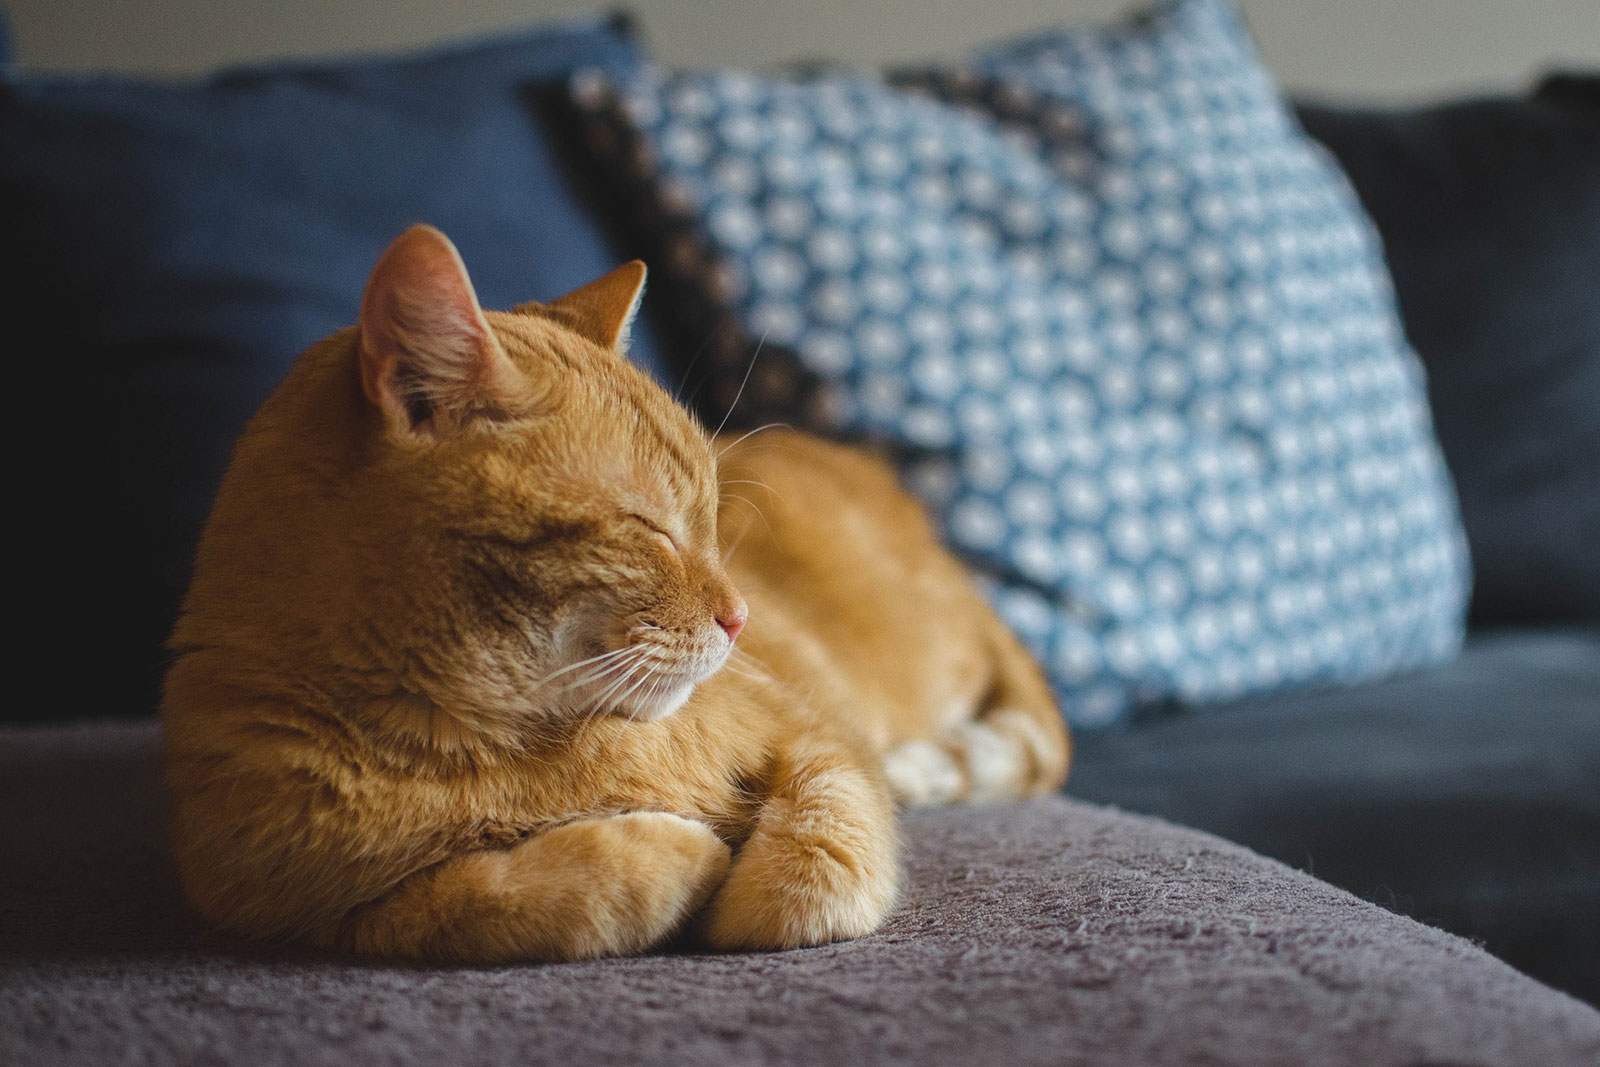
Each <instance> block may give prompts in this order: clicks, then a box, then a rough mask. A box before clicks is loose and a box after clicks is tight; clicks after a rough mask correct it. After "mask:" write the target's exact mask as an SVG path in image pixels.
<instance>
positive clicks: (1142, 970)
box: [0, 725, 1600, 1067]
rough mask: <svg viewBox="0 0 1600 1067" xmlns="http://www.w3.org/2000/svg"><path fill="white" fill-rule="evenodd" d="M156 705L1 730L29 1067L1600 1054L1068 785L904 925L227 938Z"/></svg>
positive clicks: (1440, 941)
mask: <svg viewBox="0 0 1600 1067" xmlns="http://www.w3.org/2000/svg"><path fill="white" fill-rule="evenodd" d="M157 736H158V735H157V732H156V730H155V728H154V727H153V726H147V725H126V726H101V727H79V728H72V729H52V730H39V731H33V732H24V731H18V730H11V731H6V732H4V733H0V855H4V856H5V857H6V863H5V864H3V865H0V1062H4V1063H7V1064H28V1065H30V1067H33V1065H39V1067H43V1065H53V1064H111V1063H160V1064H163V1065H172V1067H177V1065H183V1064H193V1063H218V1062H226V1063H230V1064H270V1063H296V1064H329V1065H337V1067H352V1065H355V1067H360V1065H363V1064H376V1063H383V1064H393V1065H404V1064H429V1065H432V1064H440V1063H450V1064H463V1065H470V1064H480V1063H481V1064H490V1063H495V1064H499V1063H511V1062H515V1063H525V1064H552V1065H562V1067H571V1065H579V1064H590V1063H592V1064H607V1065H627V1064H677V1063H745V1064H796V1065H799V1064H805V1065H814V1064H860V1063H874V1064H906V1065H916V1067H937V1065H941V1064H964V1065H992V1064H1006V1065H1016V1067H1025V1065H1028V1064H1053V1065H1063V1064H1069V1065H1070V1064H1105V1065H1116V1067H1141V1065H1146V1064H1152V1065H1153V1064H1219V1063H1225V1064H1231V1065H1251V1064H1263V1065H1267V1064H1271V1065H1274V1067H1278V1065H1282V1064H1288V1063H1292V1064H1299V1065H1304V1067H1316V1065H1323V1064H1327V1065H1334V1064H1338V1065H1351V1067H1384V1065H1389V1064H1393V1065H1397V1067H1398V1065H1416V1064H1422V1063H1428V1064H1444V1063H1448V1064H1454V1065H1468V1064H1473V1065H1476V1064H1482V1065H1490V1064H1505V1065H1508V1067H1513V1065H1514V1067H1525V1065H1528V1064H1539V1065H1541V1067H1558V1065H1566V1064H1571V1065H1575V1067H1576V1065H1580V1064H1581V1065H1587V1064H1592V1063H1594V1062H1596V1060H1597V1058H1600V1013H1597V1012H1595V1011H1594V1010H1593V1009H1591V1008H1588V1007H1586V1006H1584V1005H1582V1004H1580V1003H1578V1002H1577V1001H1574V1000H1572V999H1570V998H1568V997H1565V996H1563V995H1561V994H1559V993H1557V992H1555V991H1553V990H1550V989H1548V988H1546V987H1544V986H1542V985H1539V984H1538V983H1536V982H1534V981H1532V980H1531V979H1528V978H1526V977H1524V976H1522V975H1520V974H1518V973H1516V972H1515V971H1513V970H1512V969H1511V968H1509V967H1507V966H1506V965H1504V964H1503V963H1501V962H1499V961H1498V960H1495V959H1494V958H1492V957H1490V956H1489V955H1487V954H1486V953H1484V952H1482V951H1481V950H1479V949H1477V948H1475V947H1473V946H1472V945H1470V944H1468V943H1467V942H1465V941H1462V940H1459V939H1457V938H1455V937H1452V936H1450V935H1448V934H1444V933H1442V932H1440V931H1437V930H1432V929H1429V928H1427V927H1424V926H1421V925H1419V924H1416V923H1414V922H1412V921H1410V920H1408V919H1405V918H1402V917H1400V916H1397V915H1393V914H1390V913H1388V912H1386V911H1384V910H1382V909H1380V908H1377V907H1374V906H1372V905H1369V904H1364V903H1362V902H1360V901H1358V900H1356V899H1355V898H1353V897H1351V896H1349V895H1347V894H1345V893H1343V892H1341V891H1339V890H1336V889H1333V888H1332V887H1330V886H1327V885H1325V884H1323V883H1321V882H1318V881H1316V880H1315V879H1312V878H1310V877H1307V876H1305V875H1302V874H1298V873H1296V872H1293V871H1290V870H1288V869H1286V868H1284V867H1281V866H1279V865H1277V864H1275V863H1272V862H1270V861H1267V860H1264V859H1261V858H1259V857H1257V856H1255V855H1253V854H1251V853H1249V852H1246V851H1245V850H1243V849H1241V848H1238V847H1237V846H1234V845H1230V844H1227V843H1225V842H1222V841H1220V840H1218V839H1216V838H1212V837H1209V836H1206V835H1203V834H1199V833H1196V832H1194V831H1190V830H1184V829H1179V828H1177V827H1173V826H1170V825H1167V824H1165V823H1161V822H1158V821H1156V820H1152V819H1147V818H1141V817H1135V816H1130V815H1124V814H1119V813H1116V812H1114V811H1107V810H1102V809H1097V808H1092V807H1088V806H1086V805H1084V804H1081V803H1077V802H1073V801H1069V800H1064V799H1060V798H1056V799H1051V800H1046V801H1041V802H1038V803H1035V804H1031V805H1025V806H996V807H991V808H978V809H951V810H945V811H936V812H932V813H927V814H923V815H918V816H915V817H913V818H911V819H910V820H909V821H908V824H907V833H906V837H907V849H906V851H907V857H908V860H909V865H910V881H909V886H908V889H907V891H906V894H905V900H904V903H903V904H902V906H901V907H900V908H899V909H898V911H897V912H896V913H895V915H894V917H893V919H892V920H891V922H890V923H889V925H888V926H887V927H886V928H885V929H884V930H883V931H882V932H881V933H879V934H877V935H874V936H872V937H869V938H864V939H862V940H860V941H857V942H853V943H849V944H842V945H833V946H827V947H823V948H818V949H811V950H806V951H800V952H788V953H780V954H770V955H751V956H724V957H717V956H707V955H699V954H694V953H683V954H668V955H661V956H654V957H647V958H641V959H630V960H610V961H602V962H595V963H585V964H576V965H566V966H555V967H503V968H492V969H448V970H446V969H439V970H435V969H426V968H413V967H395V966H386V965H380V964H356V963H350V962H345V961H341V960H332V959H324V958H315V957H306V956H300V955H295V954H290V953H278V952H265V951H261V950H256V949H251V948H248V947H243V946H237V945H234V944H231V943H228V942H225V941H222V940H221V939H218V938H215V937H213V936H212V935H208V934H206V933H203V932H200V931H198V930H196V929H195V928H194V927H193V926H192V924H191V923H190V921H189V920H188V919H187V918H186V917H185V915H184V913H183V911H182V909H181V908H180V906H179V904H178V902H177V900H176V898H175V896H174V893H173V889H172V885H171V876H170V874H169V872H168V870H167V867H166V863H165V860H164V859H163V857H162V850H161V847H160V834H159V830H158V825H159V822H160V814H159V808H160V805H159V799H158V798H159V788H158V785H157V781H158V765H157V743H158V741H157Z"/></svg>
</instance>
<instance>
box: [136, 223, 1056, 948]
mask: <svg viewBox="0 0 1600 1067" xmlns="http://www.w3.org/2000/svg"><path fill="white" fill-rule="evenodd" d="M643 280H644V267H643V265H642V264H640V263H630V264H628V265H627V266H624V267H622V268H620V269H619V270H617V271H615V272H613V273H612V274H610V275H608V276H606V277H605V278H602V279H600V280H599V281H596V282H594V283H592V284H590V285H588V286H585V287H584V288H582V289H579V290H578V291H576V292H574V293H571V294H569V295H568V296H566V297H563V298H562V299H560V300H558V301H556V302H554V303H552V304H547V305H535V304H529V305H526V306H523V307H519V308H517V309H515V310H514V311H512V312H509V313H496V312H484V311H482V310H481V309H480V308H479V306H478V303H477V300H476V297H475V296H474V295H473V292H472V286H471V283H470V282H469V280H468V278H467V275H466V272H465V269H464V268H463V266H462V264H461V261H460V258H459V257H458V256H457V254H456V251H455V249H454V247H453V246H452V245H451V244H450V243H449V241H447V240H446V239H445V237H444V236H443V235H442V234H440V233H439V232H438V231H436V230H432V229H429V228H427V227H417V228H414V229H412V230H410V231H408V232H407V233H405V234H404V235H402V236H401V237H400V238H399V239H398V240H397V241H396V242H395V243H394V244H393V245H392V246H391V247H390V248H389V250H388V251H387V252H386V253H385V254H384V256H383V258H382V259H381V260H380V261H379V263H378V265H377V267H376V269H375V270H374V272H373V275H372V278H371V280H370V281H369V283H368V287H367V292H366V296H365V297H364V299H363V302H362V306H361V315H360V321H359V325H358V326H357V327H356V328H353V329H348V330H345V331H343V332H340V333H338V334H336V335H334V336H333V337H331V338H329V339H327V340H326V341H323V342H322V343H320V344H318V345H317V346H315V347H314V348H312V349H311V350H310V351H308V352H307V353H305V355H303V356H302V357H301V358H300V360H299V361H298V362H297V363H296V365H295V367H294V369H293V370H292V371H291V372H290V374H289V376H288V378H287V379H286V380H285V381H284V383H283V384H282V386H280V387H279V389H278V391H277V392H276V394H275V395H274V396H273V397H272V398H271V399H270V400H268V401H267V403H266V404H265V405H264V406H263V407H262V409H261V411H260V413H259V414H258V415H257V416H256V418H255V419H254V420H253V421H252V422H251V424H250V426H249V428H248V429H247V430H246V431H245V433H244V436H243V437H242V438H241V440H240V442H239V445H238V448H237V451H236V453H235V455H234V458H233V464H232V467H231V468H230V470H229V472H228V476H227V478H226V480H225V481H224V483H223V486H222V488H221V491H220V492H219V494H218V497H217V501H216V505H215V508H214V510H213V511H212V515H211V519H210V522H209V524H208V525H207V528H206V532H205V537H204V539H203V541H202V543H201V546H200V551H199V556H198V559H197V562H196V565H195V573H194V580H193V583H192V584H191V586H190V589H189V594H188V598H187V600H186V602H185V608H184V613H183V616H182V618H181V620H180V621H179V623H178V625H177V629H176V632H175V633H174V635H173V638H172V648H173V651H174V652H175V654H176V659H175V662H174V664H173V667H172V669H171V672H170V673H169V675H168V678H167V689H166V699H165V703H164V707H163V714H164V718H165V723H166V748H167V761H168V780H169V783H170V785H171V789H172V792H173V794H174V799H175V827H174V844H175V849H176V855H177V860H178V864H179V868H180V871H181V874H182V878H183V883H184V886H185V888H186V891H187V893H188V895H189V897H190V899H191V901H192V902H193V904H194V905H195V907H196V908H197V909H198V910H199V911H200V912H201V913H202V914H203V915H204V916H205V917H206V918H208V919H210V920H211V921H213V922H215V923H217V924H220V925H221V926H223V927H226V928H228V929H231V930H234V931H237V932H239V933H242V934H246V935H251V936H257V937H269V938H292V939H297V940H301V941H305V942H310V943H313V944H317V945H323V946H330V947H340V948H344V949H347V950H353V951H356V952H361V953H372V954H381V955H389V956H405V957H415V958H421V959H430V960H453V961H475V962H493V961H510V960H562V959H575V958H581V957H588V956H598V955H606V954H615V953H629V952H636V951H639V950H643V949H646V948H648V947H650V946H652V945H655V944H657V943H659V942H661V941H662V940H663V939H665V938H667V937H669V936H672V935H673V934H674V933H675V932H677V931H679V930H681V929H683V928H685V927H686V926H689V925H690V924H691V923H692V925H693V928H694V930H695V931H696V932H697V933H698V934H699V936H700V937H701V938H703V940H704V941H705V942H707V943H709V944H710V945H712V946H714V947H719V948H782V947H789V946H798V945H809V944H816V943H820V942H825V941H830V940H835V939H840V938H849V937H855V936H858V935H861V934H865V933H867V932H869V931H871V930H873V929H875V928H876V927H877V926H878V925H879V924H880V923H881V922H882V921H883V919H884V917H885V915H886V914H887V913H888V911H889V909H890V907H891V905H892V904H893V902H894V899H895V890H896V881H897V873H898V860H897V855H896V837H895V827H894V806H893V796H894V793H893V792H892V791H891V790H892V789H893V790H894V791H897V792H898V793H899V795H900V797H901V798H902V799H904V800H907V801H910V802H934V801H941V800H950V799H959V798H961V797H965V796H975V797H980V796H1009V795H1022V794H1027V793H1033V792H1038V791H1042V790H1046V789H1050V788H1053V787H1054V786H1056V785H1057V784H1059V782H1060V781H1061V779H1062V777H1063V775H1064V773H1065V767H1066V761H1067V745H1066V735H1065V731H1064V730H1063V728H1062V726H1061V720H1060V718H1059V717H1058V716H1057V714H1056V709H1055V707H1054V705H1053V703H1052V700H1051V697H1050V694H1049V692H1048V691H1047V689H1046V687H1045V684H1044V682H1043V680H1042V678H1041V676H1040V674H1039V672H1038V671H1037V669H1036V668H1035V667H1034V665H1033V664H1032V663H1031V662H1030V661H1029V659H1028V657H1027V656H1026V654H1025V653H1024V652H1023V651H1022V649H1021V647H1020V646H1019V644H1018V643H1017V641H1016V640H1015V639H1014V638H1013V637H1012V636H1011V634H1010V633H1009V632H1008V631H1007V630H1006V629H1005V628H1004V627H1003V626H1002V625H1001V624H1000V623H999V621H998V620H997V619H996V618H995V617H994V615H993V614H992V613H991V612H990V611H989V610H988V608H987V607H986V606H985V605H984V604H983V603H982V601H981V600H980V599H979V597H978V596H977V594H976V592H975V591H974V590H973V588H972V586H971V585H970V583H969V581H968V579H967V577H966V576H965V575H964V574H963V572H962V571H961V569H960V567H959V566H958V565H957V564H956V563H955V562H954V561H953V560H952V559H950V558H949V557H948V556H947V555H946V554H944V552H943V551H942V550H941V549H940V548H939V547H938V546H937V544H936V542H935V540H934V538H933V535H932V532H931V530H930V528H929V525H928V523H927V522H926V520H925V519H924V518H923V516H922V515H921V513H920V512H919V511H918V510H917V508H916V506H915V505H914V504H912V503H911V502H910V501H909V500H908V499H907V498H906V497H905V496H903V495H902V494H901V492H900V491H899V489H898V488H897V487H896V486H895V483H894V480H893V477H892V476H891V474H890V473H889V472H888V471H887V470H886V469H885V468H884V467H882V466H880V465H879V464H878V463H877V462H875V461H874V460H872V459H869V458H867V457H866V456H863V455H860V454H858V453H855V452H851V451H848V450H846V449H843V448H840V447H836V446H833V445H828V444H824V443H822V442H819V441H815V440H812V439H809V438H806V437H803V436H800V435H797V434H792V433H782V434H779V433H773V434H768V435H764V436H758V437H754V438H751V439H749V440H746V441H743V442H735V443H732V444H729V443H725V442H715V443H714V442H713V441H712V440H710V439H708V437H707V435H706V434H705V433H704V432H703V431H702V430H701V429H700V428H699V426H698V425H697V424H696V423H695V422H694V421H693V420H692V419H691V418H690V417H689V416H688V415H687V414H686V413H685V412H684V411H683V410H681V409H680V408H679V407H678V406H676V405H675V404H674V403H673V401H672V400H671V399H670V398H669V397H668V396H667V395H666V394H665V393H664V392H663V391H662V390H661V389H659V388H658V387H657V386H656V385H654V384H653V383H652V382H651V381H650V380H649V379H648V378H647V377H646V376H645V375H644V374H642V373H641V372H639V371H638V370H636V369H634V368H633V367H632V366H630V365H629V364H628V363H627V362H626V361H625V360H624V359H623V358H622V357H621V355H620V351H621V347H622V344H623V343H624V340H625V338H624V334H625V332H626V327H627V323H628V322H629V320H630V318H631V316H632V314H633V310H634V308H635V307H636V305H637V301H638V295H639V292H640V289H641V287H642V284H643ZM741 490H747V492H741ZM719 535H720V536H719ZM747 601H748V604H749V608H748V612H747V608H746V602H747ZM747 618H748V626H747V625H746V619H747ZM736 639H737V641H738V645H739V650H738V652H737V653H734V642H735V640H736ZM731 653H732V658H731V659H730V654H731Z"/></svg>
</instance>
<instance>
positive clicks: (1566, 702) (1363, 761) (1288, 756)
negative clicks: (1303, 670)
mask: <svg viewBox="0 0 1600 1067" xmlns="http://www.w3.org/2000/svg"><path fill="white" fill-rule="evenodd" d="M1067 791H1068V792H1069V793H1072V794H1074V795H1076V796H1079V797H1082V798H1084V799H1088V800H1092V801H1095V802H1097V803H1102V804H1117V805H1119V806H1121V807H1124V808H1128V809H1130V810H1133V811H1140V812H1145V813H1149V814H1153V815H1159V816H1161V817H1162V818H1166V819H1171V820H1173V821H1175V822H1181V823H1183V824H1185V825H1188V826H1195V827H1199V828H1200V829H1203V830H1208V831H1210V832H1212V833H1215V834H1220V835H1221V836H1223V837H1226V838H1227V839H1229V840H1230V841H1237V842H1239V843H1241V844H1244V845H1247V846H1248V847H1250V848H1253V849H1255V850H1256V851H1258V852H1262V853H1265V854H1266V855H1269V856H1272V857H1274V858H1277V859H1280V860H1282V861H1284V862H1285V863H1289V864H1291V865H1293V866H1296V867H1301V868H1304V869H1306V870H1309V871H1311V872H1312V873H1314V874H1316V875H1317V876H1318V877H1320V878H1324V879H1326V880H1328V881H1330V882H1332V883H1334V884H1335V885H1339V886H1342V887H1344V888H1346V889H1348V890H1350V891H1351V892H1353V893H1356V894H1357V895H1359V896H1363V897H1366V898H1368V899H1371V900H1374V901H1377V902H1378V903H1380V904H1384V905H1385V906H1387V907H1390V908H1393V909H1394V910H1397V911H1400V912H1402V913H1404V914H1408V915H1411V916H1413V917H1415V918H1418V919H1421V920H1423V921H1425V922H1429V923H1433V924H1436V925H1439V926H1443V927H1445V928H1447V929H1450V930H1453V931H1455V932H1456V933H1459V934H1463V935H1465V936H1468V937H1472V938H1475V939H1481V940H1482V941H1483V942H1484V943H1485V946H1486V947H1487V948H1488V949H1489V950H1490V951H1491V952H1494V953H1495V954H1497V955H1499V956H1500V957H1501V958H1502V959H1505V960H1507V961H1509V962H1510V963H1512V964H1513V965H1515V966H1516V967H1518V968H1520V969H1522V970H1524V971H1526V972H1528V973H1529V974H1532V975H1534V976H1535V977H1537V978H1540V979H1541V980H1543V981H1546V982H1549V983H1551V984H1552V985H1555V986H1557V987H1559V988H1562V989H1565V990H1568V991H1569V992H1572V993H1575V994H1577V995H1580V996H1583V997H1585V998H1587V999H1589V1000H1591V1001H1593V1002H1595V1003H1600V627H1587V628H1585V627H1577V626H1573V627H1568V628H1565V629H1560V630H1522V631H1509V630H1508V631H1502V632H1498V633H1485V634H1479V635H1476V636H1475V637H1473V638H1472V639H1471V640H1469V641H1468V644H1467V648H1466V651H1465V652H1464V653H1463V655H1462V657H1461V659H1460V660H1458V661H1457V662H1456V663H1454V664H1452V665H1450V666H1448V667H1444V668H1440V669H1438V670H1431V671H1425V672H1421V673H1417V674H1413V675H1409V676H1406V677H1402V678H1395V679H1392V680H1390V681H1387V682H1381V683H1378V684H1374V685H1363V686H1359V687H1356V688H1352V689H1330V690H1325V691H1321V692H1302V693H1283V694H1279V695H1277V696H1274V697H1271V698H1270V699H1260V700H1252V701H1248V702H1245V703H1241V704H1237V705H1234V706H1231V707H1226V708H1213V709H1207V710H1205V711H1203V712H1198V713H1191V714H1180V715H1173V716H1169V717H1166V718H1164V719H1156V720H1153V721H1146V722H1142V723H1140V724H1138V726H1136V727H1135V728H1134V729H1131V730H1127V731H1121V732H1117V733H1104V734H1099V735H1094V736H1089V735H1085V736H1083V737H1080V738H1079V744H1078V753H1077V762H1076V765H1075V767H1074V769H1073V774H1072V780H1071V781H1070V782H1069V783H1068V784H1067Z"/></svg>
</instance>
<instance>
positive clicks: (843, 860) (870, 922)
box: [700, 811, 899, 950]
mask: <svg viewBox="0 0 1600 1067" xmlns="http://www.w3.org/2000/svg"><path fill="white" fill-rule="evenodd" d="M807 829H808V828H806V827H803V826H795V825H794V824H793V823H792V822H791V821H790V820H787V819H785V818H784V817H783V814H782V813H781V812H771V811H769V813H768V815H767V816H766V817H764V818H763V820H762V826H761V828H759V829H757V831H756V832H755V834H753V835H752V836H751V838H750V839H749V840H748V841H747V842H746V843H745V846H744V848H743V849H742V850H741V851H740V853H739V857H738V859H737V860H735V862H734V865H733V869H732V870H731V871H729V872H728V878H727V881H725V882H724V883H723V884H722V887H721V888H720V889H719V890H718V891H717V893H716V895H715V896H714V897H712V898H711V904H710V905H709V907H708V908H707V909H706V911H705V914H704V916H703V917H702V920H701V923H700V928H701V933H702V935H703V937H704V938H705V940H706V942H707V944H709V945H711V947H713V948H717V949H722V950H756V949H786V948H802V947H805V946H807V945H821V944H826V943H828V942H830V941H847V940H849V939H851V938H855V937H861V936H863V935H865V934H870V933H872V932H873V931H874V930H876V929H877V928H878V927H879V926H881V925H882V924H883V920H884V919H885V918H886V917H887V916H888V914H889V909H890V908H891V907H893V906H894V899H895V894H896V890H897V886H898V880H899V860H898V856H897V855H896V854H895V847H894V843H893V840H892V839H890V840H885V841H876V840H865V839H862V838H861V836H860V835H856V834H844V835H840V836H836V837H830V836H827V835H825V834H819V833H816V832H807Z"/></svg>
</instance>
